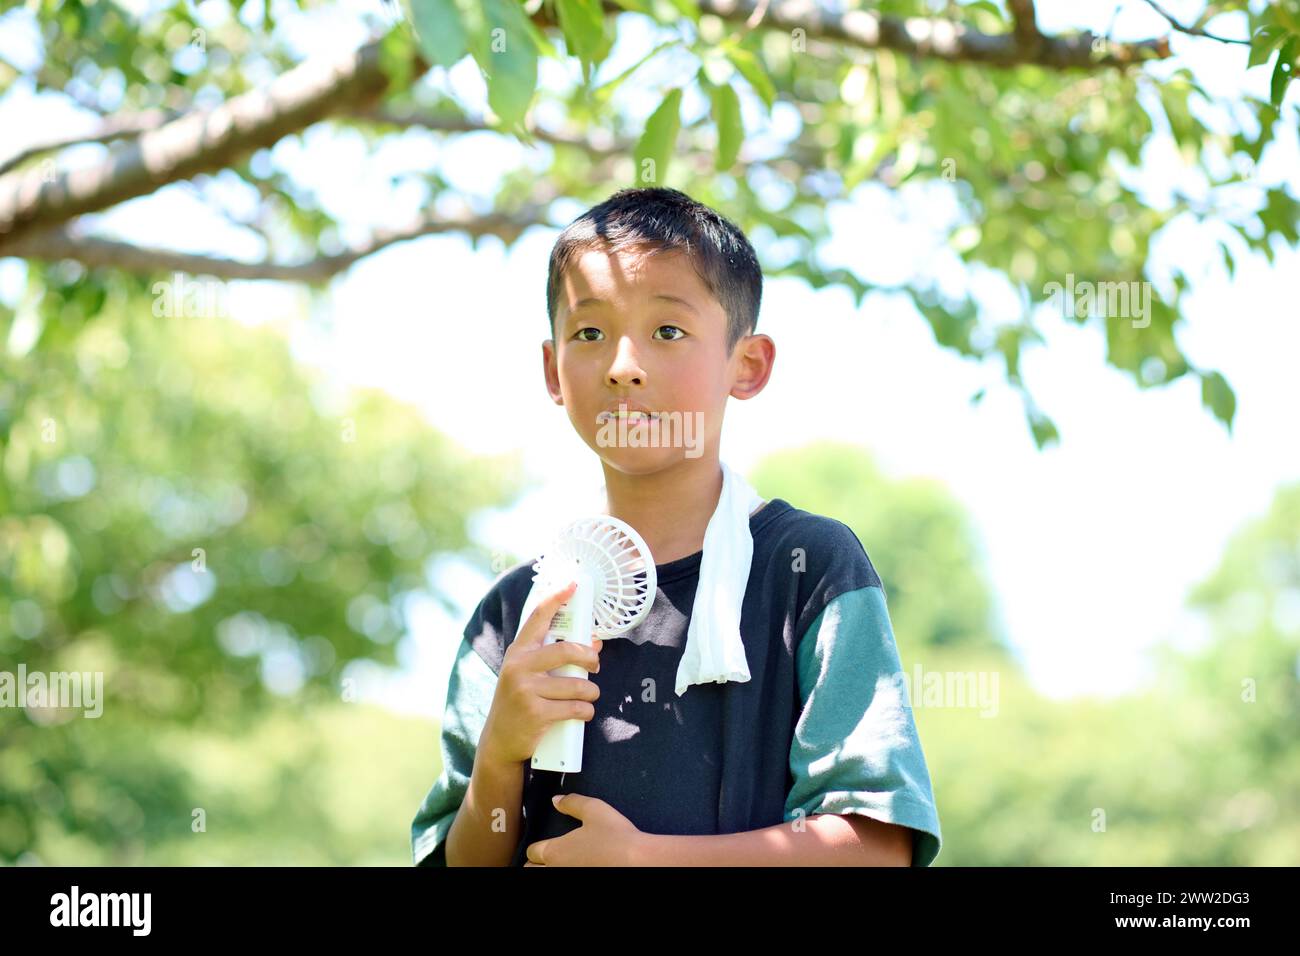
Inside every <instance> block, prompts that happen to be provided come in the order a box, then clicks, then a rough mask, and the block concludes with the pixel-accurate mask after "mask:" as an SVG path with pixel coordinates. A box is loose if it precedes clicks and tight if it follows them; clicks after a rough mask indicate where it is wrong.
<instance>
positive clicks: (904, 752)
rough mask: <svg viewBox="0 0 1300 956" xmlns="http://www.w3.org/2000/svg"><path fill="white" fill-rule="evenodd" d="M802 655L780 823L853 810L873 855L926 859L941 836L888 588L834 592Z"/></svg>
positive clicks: (829, 819)
mask: <svg viewBox="0 0 1300 956" xmlns="http://www.w3.org/2000/svg"><path fill="white" fill-rule="evenodd" d="M864 554H865V552H864ZM796 654H797V662H796V663H797V672H798V680H799V696H800V700H801V701H802V702H803V710H802V712H801V713H800V715H799V719H798V720H797V722H796V723H795V730H794V737H793V740H792V741H791V746H790V773H791V778H792V781H793V783H792V786H791V790H790V793H789V795H788V797H787V800H786V807H785V818H786V822H785V823H784V824H781V825H779V826H778V827H777V828H776V829H778V830H779V829H781V828H782V827H788V826H790V825H791V823H792V821H795V820H798V819H801V818H802V819H804V820H805V821H806V822H807V823H808V824H809V825H811V823H812V821H814V820H817V819H821V820H822V821H824V822H823V824H822V825H823V827H825V826H827V825H836V824H838V823H839V821H838V820H834V818H835V817H839V816H842V815H849V816H851V818H852V819H853V820H855V821H856V820H858V819H865V820H867V821H868V822H867V823H856V824H854V826H855V831H857V828H859V827H860V828H861V830H860V831H857V832H861V833H862V834H863V839H862V840H861V842H860V847H861V848H862V849H867V847H875V848H876V849H875V851H871V850H868V852H869V855H871V856H872V857H873V858H874V857H877V856H879V851H880V850H881V849H883V850H884V855H885V856H886V857H887V858H888V857H890V856H891V854H896V853H898V852H899V851H900V849H903V848H905V849H906V861H907V863H908V864H911V865H915V866H929V865H930V864H931V863H932V862H933V861H934V858H935V857H936V856H938V854H939V849H940V847H941V846H942V839H943V838H942V834H941V832H940V829H939V817H938V811H937V809H936V807H935V801H934V792H933V789H932V786H931V783H930V772H929V768H928V767H927V766H926V762H925V755H924V752H923V751H922V749H921V740H920V737H919V735H918V734H917V730H916V723H915V721H914V720H913V716H912V707H911V701H910V700H909V697H908V693H907V685H906V681H905V680H904V679H903V678H904V674H903V670H902V664H901V661H900V660H899V655H898V646H897V644H896V642H895V640H894V632H893V626H892V624H891V622H890V620H889V611H888V608H887V606H886V603H885V595H884V590H883V588H882V587H880V586H879V585H878V584H877V585H872V586H867V587H860V588H854V589H851V590H849V591H846V592H844V593H842V594H840V595H838V596H837V597H835V598H834V599H833V600H831V601H830V602H829V604H827V606H826V607H825V608H824V609H823V610H822V612H821V613H820V614H819V615H818V616H817V618H816V619H815V620H814V621H813V622H812V623H811V624H810V625H809V626H808V628H807V630H806V632H805V633H804V634H803V635H802V639H801V640H800V643H799V645H798V647H797V649H796ZM769 829H771V828H769ZM758 832H763V831H758ZM796 836H799V837H807V834H806V833H803V834H796ZM805 842H807V841H806V840H805ZM863 844H865V845H866V846H862V845H863Z"/></svg>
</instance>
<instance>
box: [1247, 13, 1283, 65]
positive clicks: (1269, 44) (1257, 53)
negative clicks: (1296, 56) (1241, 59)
mask: <svg viewBox="0 0 1300 956" xmlns="http://www.w3.org/2000/svg"><path fill="white" fill-rule="evenodd" d="M1286 38H1287V31H1286V30H1285V28H1283V27H1280V26H1277V25H1276V24H1273V25H1270V26H1266V27H1260V28H1259V29H1258V30H1257V31H1256V32H1255V35H1254V36H1253V37H1251V38H1250V59H1249V60H1247V62H1246V68H1247V69H1249V68H1250V67H1252V66H1259V65H1260V64H1261V63H1266V62H1267V61H1268V58H1269V56H1271V55H1272V53H1273V50H1274V49H1275V48H1276V47H1277V46H1278V44H1280V43H1281V42H1282V41H1283V40H1285V39H1286Z"/></svg>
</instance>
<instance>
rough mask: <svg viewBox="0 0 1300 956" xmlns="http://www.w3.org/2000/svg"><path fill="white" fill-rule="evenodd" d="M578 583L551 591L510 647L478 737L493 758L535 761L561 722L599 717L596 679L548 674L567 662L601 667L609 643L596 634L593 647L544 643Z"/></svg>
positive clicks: (592, 670) (592, 668) (484, 751)
mask: <svg viewBox="0 0 1300 956" xmlns="http://www.w3.org/2000/svg"><path fill="white" fill-rule="evenodd" d="M576 587H577V583H576V582H571V583H570V584H568V585H567V586H566V587H564V588H561V589H560V590H558V591H554V592H552V593H551V594H549V595H547V597H546V598H545V599H544V600H543V601H542V602H541V603H540V604H538V605H537V607H536V608H534V609H533V613H532V614H530V615H529V616H528V620H526V621H524V623H523V624H521V625H520V626H519V633H518V635H516V637H515V639H514V642H513V643H512V644H511V645H510V646H509V647H508V648H506V654H505V658H504V659H503V660H502V662H501V672H500V674H498V675H497V686H496V691H495V692H494V693H493V695H492V707H491V709H490V710H489V711H488V716H487V721H486V722H485V723H484V725H483V735H482V737H481V738H480V740H479V752H480V753H482V754H484V755H485V756H486V757H487V758H488V759H489V760H492V761H494V762H496V763H498V764H507V763H519V762H522V761H525V760H531V759H532V756H533V754H534V753H536V752H537V745H538V743H540V742H541V739H542V736H543V735H544V734H545V733H546V731H547V730H548V729H549V728H550V726H551V725H552V724H554V723H555V722H556V721H559V720H572V719H574V718H577V719H578V720H591V718H592V717H594V716H596V708H595V707H594V706H593V705H592V704H591V701H594V700H595V699H596V698H598V697H599V696H600V688H598V687H597V686H596V685H595V683H593V682H592V681H590V680H587V679H586V678H584V677H552V676H551V675H550V674H548V673H547V672H548V671H552V670H554V669H555V668H557V667H560V666H562V665H564V664H577V665H578V666H580V667H585V668H586V669H587V671H589V672H590V673H595V672H596V671H599V670H600V649H601V647H602V646H604V642H603V641H601V640H600V639H599V638H596V637H595V636H594V635H593V638H592V645H591V646H590V647H588V646H587V645H585V644H578V643H576V642H574V641H556V642H555V643H553V644H544V643H543V642H544V641H545V640H546V634H547V632H548V631H549V630H550V628H551V619H552V618H554V617H555V612H556V611H558V610H559V609H560V606H561V605H563V604H564V602H565V601H567V600H568V599H569V598H570V597H572V596H573V592H574V590H575V589H576Z"/></svg>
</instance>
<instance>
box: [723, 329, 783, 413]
mask: <svg viewBox="0 0 1300 956" xmlns="http://www.w3.org/2000/svg"><path fill="white" fill-rule="evenodd" d="M732 361H733V362H734V363H735V369H736V370H735V377H734V378H733V379H732V383H731V393H730V394H731V396H732V397H733V398H738V399H740V400H741V401H744V400H745V399H749V398H753V397H754V396H755V395H757V394H758V393H759V392H761V391H762V390H763V389H764V387H766V385H767V380H768V379H769V378H771V377H772V365H773V363H774V362H775V361H776V343H775V342H774V341H772V337H771V336H770V335H764V334H763V333H761V332H759V333H756V334H754V335H747V336H745V337H744V338H743V339H741V340H740V341H738V342H737V343H736V354H735V355H733V356H732Z"/></svg>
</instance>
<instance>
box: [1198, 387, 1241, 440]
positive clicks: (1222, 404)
mask: <svg viewBox="0 0 1300 956" xmlns="http://www.w3.org/2000/svg"><path fill="white" fill-rule="evenodd" d="M1200 375H1201V402H1202V403H1203V404H1204V405H1205V407H1206V408H1208V409H1210V411H1212V412H1214V417H1215V418H1217V419H1219V421H1221V422H1223V423H1224V424H1225V425H1227V426H1228V434H1232V419H1233V416H1234V415H1235V414H1236V412H1237V396H1236V394H1235V393H1234V392H1233V391H1232V386H1230V385H1229V384H1228V380H1227V379H1225V378H1224V377H1223V376H1222V375H1220V374H1219V373H1218V372H1201V373H1200Z"/></svg>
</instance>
